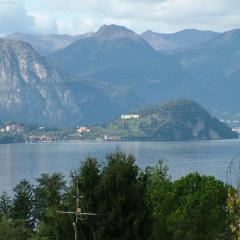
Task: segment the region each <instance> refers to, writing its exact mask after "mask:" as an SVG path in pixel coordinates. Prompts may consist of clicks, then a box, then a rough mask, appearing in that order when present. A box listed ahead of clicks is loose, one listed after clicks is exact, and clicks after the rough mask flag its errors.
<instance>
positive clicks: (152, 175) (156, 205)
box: [146, 160, 173, 239]
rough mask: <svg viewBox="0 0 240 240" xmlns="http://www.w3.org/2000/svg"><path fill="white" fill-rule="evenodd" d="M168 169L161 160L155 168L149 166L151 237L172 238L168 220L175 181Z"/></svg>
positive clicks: (148, 185) (147, 173)
mask: <svg viewBox="0 0 240 240" xmlns="http://www.w3.org/2000/svg"><path fill="white" fill-rule="evenodd" d="M167 171H168V169H167V167H166V166H165V165H164V164H163V161H161V160H160V161H159V162H158V164H157V165H156V166H155V167H154V168H147V169H146V175H147V199H148V201H149V203H150V206H151V209H152V210H151V212H152V221H153V229H152V234H151V239H171V236H172V234H171V232H170V231H169V230H168V226H167V221H168V217H169V215H170V213H171V211H172V203H171V191H172V188H173V183H172V182H171V181H170V177H169V176H168V173H167Z"/></svg>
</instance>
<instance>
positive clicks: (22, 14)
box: [0, 0, 34, 34]
mask: <svg viewBox="0 0 240 240" xmlns="http://www.w3.org/2000/svg"><path fill="white" fill-rule="evenodd" d="M33 27H34V18H33V17H32V16H30V15H28V14H27V12H26V10H25V8H24V5H23V3H22V2H21V1H15V0H0V34H9V33H12V32H17V31H23V32H32V31H33Z"/></svg>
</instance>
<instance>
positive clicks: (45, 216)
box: [34, 173, 72, 240]
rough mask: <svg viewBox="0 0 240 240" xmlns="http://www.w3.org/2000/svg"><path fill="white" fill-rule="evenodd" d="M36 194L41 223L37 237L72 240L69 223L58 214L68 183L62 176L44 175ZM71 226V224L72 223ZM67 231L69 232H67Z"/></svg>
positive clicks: (37, 210)
mask: <svg viewBox="0 0 240 240" xmlns="http://www.w3.org/2000/svg"><path fill="white" fill-rule="evenodd" d="M37 183H38V184H37V186H36V188H35V190H34V192H35V215H36V217H37V220H38V221H39V229H38V232H37V235H38V236H39V237H41V238H47V239H48V240H51V239H54V240H55V239H59V240H60V239H71V238H70V237H71V236H72V233H71V232H70V231H68V228H67V226H68V225H69V223H70V222H69V221H67V220H68V219H67V220H66V218H65V217H64V216H63V215H61V214H58V213H57V210H61V208H62V201H63V193H64V190H65V188H66V183H65V180H64V177H63V175H62V174H58V173H54V174H52V175H50V174H42V175H41V177H40V178H38V179H37ZM70 224H71V223H70ZM66 229H67V230H66Z"/></svg>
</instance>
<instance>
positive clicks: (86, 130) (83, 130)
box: [77, 127, 90, 133]
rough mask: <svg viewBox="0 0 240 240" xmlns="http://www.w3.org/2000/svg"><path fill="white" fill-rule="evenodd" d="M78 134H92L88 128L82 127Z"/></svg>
mask: <svg viewBox="0 0 240 240" xmlns="http://www.w3.org/2000/svg"><path fill="white" fill-rule="evenodd" d="M77 132H78V133H88V132H90V129H89V128H87V127H80V128H78V129H77Z"/></svg>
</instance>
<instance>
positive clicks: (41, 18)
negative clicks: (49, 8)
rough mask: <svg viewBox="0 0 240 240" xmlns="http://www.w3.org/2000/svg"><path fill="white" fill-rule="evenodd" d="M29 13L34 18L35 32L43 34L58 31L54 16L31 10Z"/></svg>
mask: <svg viewBox="0 0 240 240" xmlns="http://www.w3.org/2000/svg"><path fill="white" fill-rule="evenodd" d="M29 15H31V16H32V17H33V18H34V32H36V33H41V34H48V33H52V34H55V33H58V27H57V23H56V21H55V20H54V19H53V18H51V17H49V16H48V15H46V14H40V13H38V12H29Z"/></svg>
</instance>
